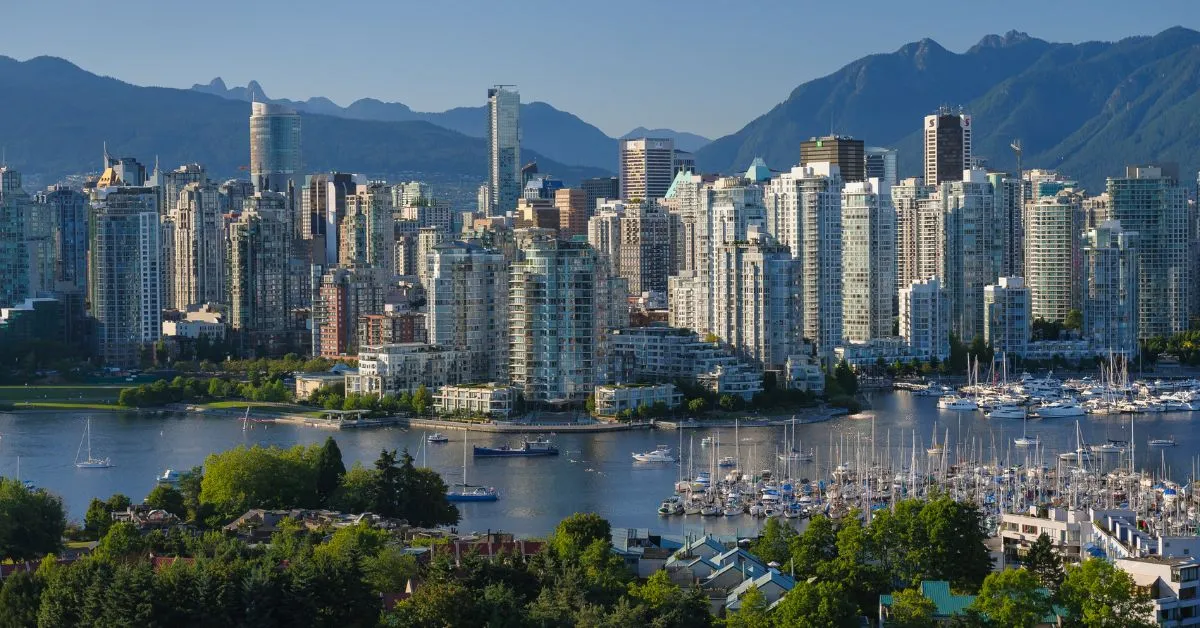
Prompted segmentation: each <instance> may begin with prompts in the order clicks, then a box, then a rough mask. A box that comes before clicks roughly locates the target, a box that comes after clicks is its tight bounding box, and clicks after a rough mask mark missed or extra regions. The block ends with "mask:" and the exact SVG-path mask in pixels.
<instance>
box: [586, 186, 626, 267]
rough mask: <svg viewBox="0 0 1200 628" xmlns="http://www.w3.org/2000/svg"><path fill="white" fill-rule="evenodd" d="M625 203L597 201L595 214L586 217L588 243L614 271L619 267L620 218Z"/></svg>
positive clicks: (623, 211)
mask: <svg viewBox="0 0 1200 628" xmlns="http://www.w3.org/2000/svg"><path fill="white" fill-rule="evenodd" d="M624 215H625V203H623V202H621V201H615V200H605V201H603V202H599V203H597V207H596V214H595V215H594V216H592V217H591V218H589V219H588V228H587V233H588V244H591V245H592V248H594V249H596V252H598V253H599V254H600V256H601V257H603V258H605V259H607V260H608V263H609V266H610V267H611V268H612V269H613V270H614V271H616V272H620V269H621V220H622V218H623V217H624Z"/></svg>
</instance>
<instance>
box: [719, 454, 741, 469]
mask: <svg viewBox="0 0 1200 628" xmlns="http://www.w3.org/2000/svg"><path fill="white" fill-rule="evenodd" d="M717 466H718V467H722V468H728V467H736V466H737V459H736V458H734V457H733V456H722V457H721V459H720V460H718V461H717Z"/></svg>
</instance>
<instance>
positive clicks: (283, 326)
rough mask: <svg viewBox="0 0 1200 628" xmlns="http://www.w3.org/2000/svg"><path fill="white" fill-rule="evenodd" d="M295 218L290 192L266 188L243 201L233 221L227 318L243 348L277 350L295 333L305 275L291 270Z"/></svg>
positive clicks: (230, 237)
mask: <svg viewBox="0 0 1200 628" xmlns="http://www.w3.org/2000/svg"><path fill="white" fill-rule="evenodd" d="M290 218H291V216H290V211H289V208H288V205H287V197H286V196H285V195H283V194H281V193H278V192H262V193H257V194H255V195H254V196H251V197H248V198H246V199H244V201H243V207H242V212H241V214H240V215H239V216H238V217H237V218H236V219H235V220H233V222H231V223H230V224H229V229H228V232H229V242H228V264H227V267H228V272H229V319H228V320H229V326H230V328H231V329H233V330H234V331H235V332H236V333H237V335H238V340H239V343H240V344H241V346H242V348H243V349H258V348H267V349H272V348H277V347H280V346H283V345H285V343H288V342H289V340H290V337H291V335H292V334H291V330H292V328H293V325H292V323H291V319H290V316H291V309H292V306H293V305H294V304H295V302H296V301H297V300H298V296H299V295H298V292H299V289H300V283H299V280H300V278H299V277H294V276H293V275H292V274H291V273H289V272H288V260H289V259H290V258H291V244H292V237H291V230H292V229H291V220H290ZM305 283H307V278H305Z"/></svg>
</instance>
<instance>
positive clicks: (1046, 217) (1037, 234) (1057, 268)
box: [1025, 191, 1083, 322]
mask: <svg viewBox="0 0 1200 628" xmlns="http://www.w3.org/2000/svg"><path fill="white" fill-rule="evenodd" d="M1081 202H1082V198H1081V197H1080V196H1079V195H1078V194H1074V193H1071V192H1066V191H1064V192H1060V193H1059V194H1058V195H1056V196H1042V197H1039V198H1036V199H1034V200H1032V201H1030V202H1029V204H1028V205H1027V206H1026V216H1025V229H1026V235H1027V238H1026V240H1025V275H1026V282H1025V283H1026V285H1028V286H1029V307H1030V316H1032V317H1033V318H1032V320H1036V319H1039V318H1040V319H1042V320H1046V321H1059V322H1061V321H1063V320H1065V319H1066V318H1067V314H1068V313H1069V312H1070V311H1071V310H1075V309H1079V307H1080V304H1081V299H1080V287H1081V282H1080V269H1081V267H1082V265H1083V258H1082V256H1081V252H1080V247H1079V243H1080V242H1079V235H1080V233H1082V232H1083V221H1082V218H1083V211H1082V207H1081Z"/></svg>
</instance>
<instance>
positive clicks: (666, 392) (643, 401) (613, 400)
mask: <svg viewBox="0 0 1200 628" xmlns="http://www.w3.org/2000/svg"><path fill="white" fill-rule="evenodd" d="M595 400H596V414H597V415H598V416H608V417H613V416H619V415H621V413H623V412H625V411H629V412H637V411H638V409H639V408H641V407H642V406H645V407H647V408H653V407H654V406H655V405H657V404H662V406H663V407H665V408H666V409H668V410H670V409H672V408H677V407H679V405H680V404H682V403H683V393H680V392H679V390H678V389H677V388H675V385H674V384H603V385H600V386H596V392H595Z"/></svg>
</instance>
